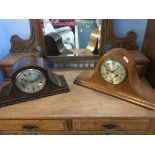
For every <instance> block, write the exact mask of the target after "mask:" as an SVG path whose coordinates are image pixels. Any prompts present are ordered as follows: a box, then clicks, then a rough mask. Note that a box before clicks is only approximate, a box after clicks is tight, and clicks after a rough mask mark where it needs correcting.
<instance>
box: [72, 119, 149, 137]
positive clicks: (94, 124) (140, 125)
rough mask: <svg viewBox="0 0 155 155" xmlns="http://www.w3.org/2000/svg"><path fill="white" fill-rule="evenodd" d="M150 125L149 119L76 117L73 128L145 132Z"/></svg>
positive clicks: (79, 129) (115, 131) (80, 129)
mask: <svg viewBox="0 0 155 155" xmlns="http://www.w3.org/2000/svg"><path fill="white" fill-rule="evenodd" d="M148 125H149V120H148V119H143V120H141V119H134V120H132V119H74V120H73V130H75V131H102V132H107V133H108V132H112V133H117V132H120V133H121V132H124V133H125V134H127V133H128V132H129V133H134V132H135V133H137V132H138V133H145V132H146V131H147V128H148Z"/></svg>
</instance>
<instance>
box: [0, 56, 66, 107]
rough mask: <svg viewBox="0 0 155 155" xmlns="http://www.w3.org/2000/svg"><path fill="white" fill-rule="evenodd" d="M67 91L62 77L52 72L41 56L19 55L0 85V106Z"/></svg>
mask: <svg viewBox="0 0 155 155" xmlns="http://www.w3.org/2000/svg"><path fill="white" fill-rule="evenodd" d="M68 91H69V88H68V85H67V83H66V81H65V79H64V77H63V76H62V75H56V74H54V73H52V72H51V71H50V70H49V69H48V67H47V64H46V61H45V60H44V59H43V58H41V57H38V56H32V55H30V56H26V57H21V58H19V59H18V60H17V61H16V63H15V64H14V65H13V68H12V74H11V77H10V79H9V80H7V81H4V82H3V83H2V84H1V85H0V107H3V106H7V105H10V104H14V103H17V102H21V101H27V100H32V99H36V98H40V97H44V96H49V95H55V94H59V93H63V92H68Z"/></svg>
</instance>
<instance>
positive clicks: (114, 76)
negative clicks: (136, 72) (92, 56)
mask: <svg viewBox="0 0 155 155" xmlns="http://www.w3.org/2000/svg"><path fill="white" fill-rule="evenodd" d="M100 74H101V77H102V78H103V79H104V80H105V81H106V82H108V83H111V84H120V83H122V82H123V81H124V80H125V78H126V76H127V71H126V69H125V67H124V66H123V65H122V64H121V63H120V62H118V61H115V60H111V59H107V60H105V61H104V62H103V63H102V64H101V66H100Z"/></svg>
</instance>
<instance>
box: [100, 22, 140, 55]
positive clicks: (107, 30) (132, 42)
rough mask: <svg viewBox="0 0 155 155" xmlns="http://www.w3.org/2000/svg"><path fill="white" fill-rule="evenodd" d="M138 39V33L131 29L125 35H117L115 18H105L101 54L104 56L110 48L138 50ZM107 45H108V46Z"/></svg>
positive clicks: (102, 29) (102, 28)
mask: <svg viewBox="0 0 155 155" xmlns="http://www.w3.org/2000/svg"><path fill="white" fill-rule="evenodd" d="M136 39H137V35H136V33H135V32H133V31H129V32H128V33H127V34H126V36H124V37H119V36H116V34H115V30H114V20H112V19H103V20H102V27H101V39H100V56H102V55H103V54H104V53H105V52H106V50H109V49H111V48H125V49H127V50H138V45H137V43H136ZM107 45H108V47H106V46H107Z"/></svg>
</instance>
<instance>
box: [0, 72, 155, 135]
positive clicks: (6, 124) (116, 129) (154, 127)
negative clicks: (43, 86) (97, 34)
mask: <svg viewBox="0 0 155 155" xmlns="http://www.w3.org/2000/svg"><path fill="white" fill-rule="evenodd" d="M56 73H57V74H63V75H65V78H66V80H67V83H68V85H69V87H70V90H71V91H70V92H69V93H64V94H59V95H55V96H50V97H45V98H41V99H36V100H33V101H28V102H23V103H20V104H15V105H11V106H8V107H4V108H1V109H0V134H155V112H154V111H152V110H148V109H145V108H143V107H140V106H137V105H134V104H132V103H129V102H126V101H123V100H120V99H117V98H114V97H111V96H108V95H105V94H101V93H99V92H96V91H93V90H90V89H87V88H84V87H81V86H78V85H75V84H73V80H74V79H75V77H77V76H78V75H79V74H80V73H81V71H57V72H56Z"/></svg>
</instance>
